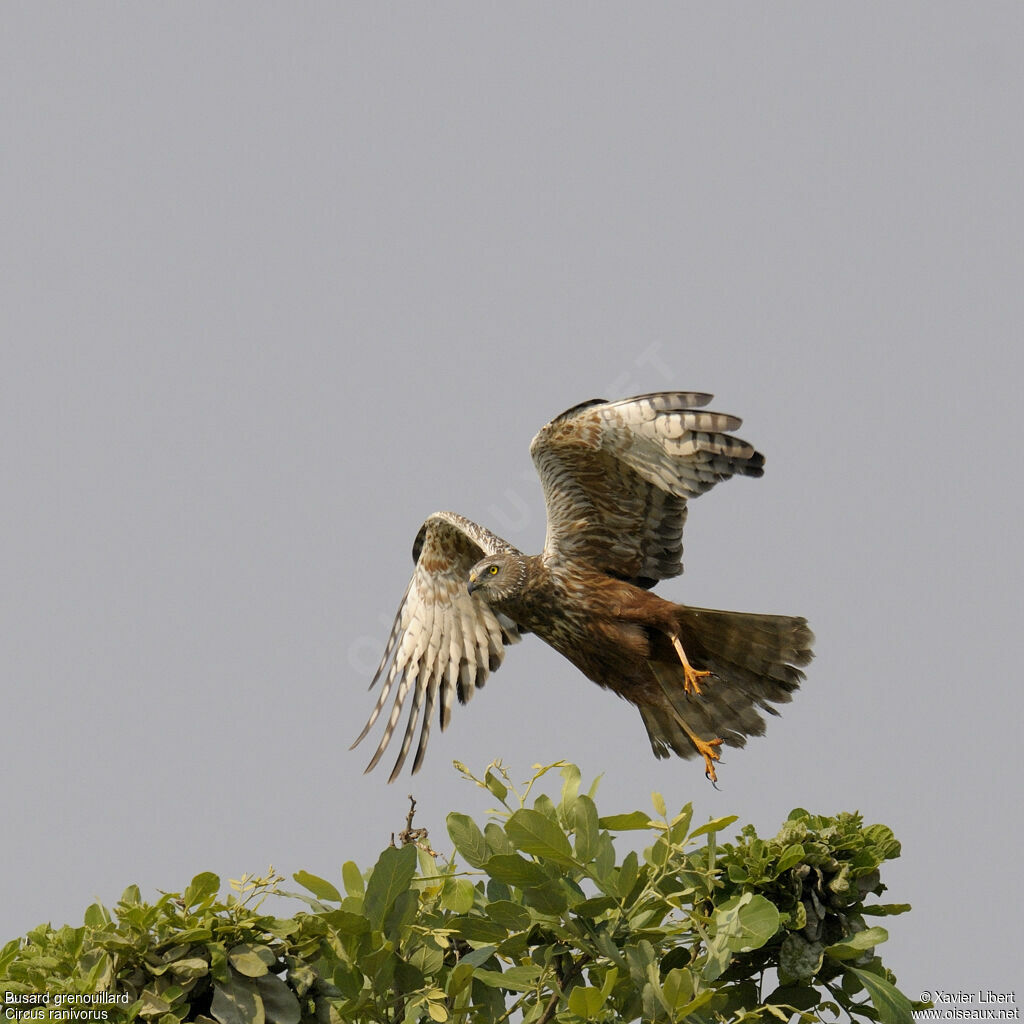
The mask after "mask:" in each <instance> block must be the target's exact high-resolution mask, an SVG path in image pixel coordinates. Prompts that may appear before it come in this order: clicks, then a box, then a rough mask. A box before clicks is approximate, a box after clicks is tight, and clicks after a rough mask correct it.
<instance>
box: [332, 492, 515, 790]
mask: <svg viewBox="0 0 1024 1024" xmlns="http://www.w3.org/2000/svg"><path fill="white" fill-rule="evenodd" d="M501 551H508V552H514V553H516V554H518V552H517V551H516V549H515V548H514V547H512V545H511V544H507V543H506V542H505V541H503V540H502V539H501V538H500V537H496V536H495V535H494V534H493V533H491V532H490V531H489V530H485V529H484V528H483V527H482V526H478V525H477V524H476V523H474V522H471V521H470V520H469V519H466V518H465V517H464V516H460V515H456V514H455V513H454V512H436V513H434V515H432V516H430V518H429V519H427V521H426V522H425V523H424V524H423V526H422V527H420V531H419V533H418V534H417V536H416V542H415V543H414V545H413V550H412V557H413V560H414V561H415V563H416V568H415V570H414V571H413V575H412V579H411V580H410V581H409V585H408V587H406V589H405V596H404V597H403V598H402V603H401V604H400V605H399V607H398V612H397V614H396V615H395V622H394V625H393V626H392V628H391V635H390V637H389V638H388V642H387V647H386V648H385V649H384V656H383V658H381V662H380V665H379V666H378V668H377V673H376V675H375V676H374V677H373V681H372V682H371V683H370V688H371V689H372V688H373V686H374V685H375V684H376V682H377V680H378V679H380V678H381V677H382V676H383V677H384V683H383V687H382V689H381V694H380V698H379V699H378V701H377V704H376V707H374V709H373V713H372V714H371V715H370V720H369V721H368V722H367V723H366V725H365V726H364V727H363V731H362V732H361V733H360V734H359V737H358V738H357V739H356V741H355V743H353V744H352V746H353V747H355V746H356V745H357V744H358V743H360V742H361V741H362V740H363V738H364V737H365V736H366V734H367V733H368V732H369V731H370V729H371V728H372V726H373V724H374V722H376V721H377V718H378V716H379V715H380V713H381V711H382V709H383V708H384V705H385V704H386V703H387V701H388V698H389V697H390V696H391V692H392V690H394V689H395V687H396V686H397V690H396V692H395V701H394V705H393V706H392V708H391V715H390V716H389V718H388V721H387V724H386V725H385V727H384V735H383V737H382V738H381V741H380V745H379V746H378V747H377V750H376V752H375V753H374V755H373V759H372V760H371V761H370V763H369V765H367V767H366V770H367V771H370V770H372V769H373V768H374V767H375V766H376V764H377V762H378V761H379V760H380V759H381V756H382V755H383V753H384V751H385V749H386V748H387V746H388V743H389V742H390V741H391V737H392V735H394V732H395V728H396V726H397V724H398V718H399V715H400V714H401V712H402V707H403V705H404V704H405V701H406V698H407V697H408V696H409V693H410V692H411V693H412V695H413V696H412V706H411V708H410V711H409V721H408V724H407V726H406V729H405V735H404V737H403V739H402V749H401V750H400V751H399V753H398V759H397V761H396V762H395V767H394V769H393V770H392V772H391V776H390V778H389V779H388V781H389V782H392V781H394V779H395V778H396V777H397V776H398V773H399V772H400V771H401V770H402V765H403V764H404V763H405V758H406V756H407V754H408V753H409V746H410V744H411V743H412V738H413V734H414V733H415V731H416V723H417V721H418V720H419V717H420V708H421V706H422V705H423V704H424V702H425V703H426V706H425V708H424V710H423V725H422V728H421V729H420V739H419V744H418V745H417V748H416V757H415V758H414V760H413V767H412V770H413V772H416V771H418V770H419V767H420V764H421V763H422V761H423V754H424V752H425V751H426V749H427V739H428V737H429V735H430V716H431V714H432V712H433V710H434V704H435V703H436V702H437V698H438V695H440V697H441V709H440V719H441V728H442V730H443V729H446V728H447V727H448V721H449V718H450V717H451V709H452V703H453V700H454V698H455V697H456V696H458V699H459V703H461V704H464V703H466V701H468V700H469V699H470V697H472V696H473V693H474V691H475V689H476V687H478V686H483V684H484V681H485V680H486V679H487V676H488V673H490V672H493V671H495V669H497V668H498V666H500V665H501V662H502V660H503V659H504V657H505V645H506V644H510V643H515V642H517V641H518V640H519V631H518V630H517V628H516V625H515V623H514V622H512V621H511V620H510V619H508V618H507V617H506V616H504V615H501V614H499V613H497V612H495V611H494V610H493V609H491V608H490V607H489V606H488V605H487V604H486V603H485V602H484V600H483V599H482V598H481V597H478V596H474V595H471V594H470V593H469V591H468V590H467V587H466V581H467V577H468V576H469V570H470V569H471V568H472V567H473V566H474V565H475V564H476V563H477V562H478V561H479V560H480V559H481V558H483V557H484V556H485V555H489V554H494V553H496V552H501ZM385 669H386V672H385Z"/></svg>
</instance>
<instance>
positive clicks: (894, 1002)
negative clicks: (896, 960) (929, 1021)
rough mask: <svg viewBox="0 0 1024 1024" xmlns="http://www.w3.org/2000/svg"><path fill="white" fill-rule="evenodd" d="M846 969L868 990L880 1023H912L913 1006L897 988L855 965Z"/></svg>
mask: <svg viewBox="0 0 1024 1024" xmlns="http://www.w3.org/2000/svg"><path fill="white" fill-rule="evenodd" d="M846 969H847V970H848V971H852V972H853V973H854V974H855V975H856V976H857V977H858V978H859V979H860V981H861V982H862V983H863V985H864V987H865V988H866V989H867V990H868V995H869V996H871V1003H872V1005H873V1006H874V1008H875V1009H876V1010H877V1011H878V1017H879V1019H880V1020H881V1022H882V1024H913V1021H914V1018H913V1016H912V1013H911V1011H912V1010H913V1007H912V1006H911V1005H910V1000H909V999H908V998H907V997H906V996H905V995H904V994H903V993H902V992H901V991H900V990H899V989H898V988H896V987H895V986H894V985H892V984H891V983H890V982H888V981H887V980H886V979H885V978H880V977H879V976H878V975H877V974H872V973H871V972H870V971H860V970H857V968H856V967H847V968H846Z"/></svg>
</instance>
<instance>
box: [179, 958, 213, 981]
mask: <svg viewBox="0 0 1024 1024" xmlns="http://www.w3.org/2000/svg"><path fill="white" fill-rule="evenodd" d="M171 973H172V974H173V975H174V976H175V978H178V979H179V980H181V981H192V980H193V979H195V978H202V977H205V976H206V975H207V974H209V973H210V965H209V963H207V961H206V960H204V959H203V958H202V957H200V956H189V957H182V959H180V960H175V961H174V963H172V964H171Z"/></svg>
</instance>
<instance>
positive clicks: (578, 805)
mask: <svg viewBox="0 0 1024 1024" xmlns="http://www.w3.org/2000/svg"><path fill="white" fill-rule="evenodd" d="M569 819H570V821H571V822H572V827H573V832H574V833H575V845H576V859H577V860H581V861H583V862H584V863H587V862H588V861H590V860H591V859H592V858H593V857H595V856H596V855H597V840H598V835H599V833H598V827H597V808H596V807H595V806H594V801H593V800H591V799H590V797H589V796H577V797H576V801H575V803H573V805H572V811H571V812H570V813H569Z"/></svg>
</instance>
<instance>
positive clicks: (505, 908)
mask: <svg viewBox="0 0 1024 1024" xmlns="http://www.w3.org/2000/svg"><path fill="white" fill-rule="evenodd" d="M486 913H487V916H488V917H489V918H490V919H491V920H492V921H495V922H497V923H498V924H499V925H501V926H502V927H504V928H507V929H508V930H509V931H510V932H520V931H523V930H524V929H526V928H528V927H529V926H530V920H531V918H530V912H529V911H528V910H527V909H526V908H525V907H521V906H520V905H519V904H518V903H513V902H512V900H493V901H492V902H491V903H489V904H488V905H487V907H486Z"/></svg>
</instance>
